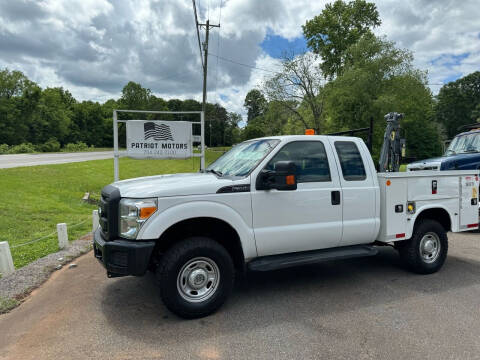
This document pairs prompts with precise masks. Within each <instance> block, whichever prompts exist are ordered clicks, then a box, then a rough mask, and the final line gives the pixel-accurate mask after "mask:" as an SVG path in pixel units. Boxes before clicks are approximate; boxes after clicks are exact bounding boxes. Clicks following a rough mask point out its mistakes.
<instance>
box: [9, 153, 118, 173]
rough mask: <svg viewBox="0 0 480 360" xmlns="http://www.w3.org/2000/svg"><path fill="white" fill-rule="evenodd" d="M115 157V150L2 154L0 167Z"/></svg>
mask: <svg viewBox="0 0 480 360" xmlns="http://www.w3.org/2000/svg"><path fill="white" fill-rule="evenodd" d="M101 159H113V151H91V152H76V153H43V154H13V155H0V169H6V168H13V167H20V166H35V165H48V164H65V163H72V162H80V161H89V160H101Z"/></svg>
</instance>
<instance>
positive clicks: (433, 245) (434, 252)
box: [420, 232, 442, 264]
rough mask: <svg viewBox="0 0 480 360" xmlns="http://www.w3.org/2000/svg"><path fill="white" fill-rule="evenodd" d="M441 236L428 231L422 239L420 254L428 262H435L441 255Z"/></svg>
mask: <svg viewBox="0 0 480 360" xmlns="http://www.w3.org/2000/svg"><path fill="white" fill-rule="evenodd" d="M441 246H442V245H441V243H440V238H439V237H438V235H437V234H435V233H433V232H429V233H426V234H425V235H423V237H422V240H420V256H421V257H422V260H423V261H424V262H426V263H427V264H430V263H433V262H435V260H437V259H438V256H439V255H440V249H441Z"/></svg>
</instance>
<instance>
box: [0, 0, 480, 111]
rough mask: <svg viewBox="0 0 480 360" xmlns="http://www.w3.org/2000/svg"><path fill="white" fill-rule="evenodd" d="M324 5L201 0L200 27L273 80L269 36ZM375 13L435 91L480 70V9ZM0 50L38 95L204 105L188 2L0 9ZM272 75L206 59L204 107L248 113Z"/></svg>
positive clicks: (444, 2) (437, 6) (287, 34)
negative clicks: (251, 96)
mask: <svg viewBox="0 0 480 360" xmlns="http://www.w3.org/2000/svg"><path fill="white" fill-rule="evenodd" d="M326 2H327V1H326V0H322V1H310V0H297V1H291V0H277V1H273V0H262V1H258V0H223V1H221V0H216V1H212V0H202V1H201V2H200V0H197V4H200V5H201V7H200V9H199V15H200V20H201V21H205V19H206V17H207V15H208V16H209V17H210V20H211V22H212V23H216V22H217V21H218V20H220V21H221V28H220V29H216V28H215V29H212V31H211V37H210V52H211V53H212V54H217V55H221V56H222V57H225V58H228V59H232V60H234V61H236V62H241V63H244V64H249V65H254V66H256V67H259V68H266V69H273V70H275V69H277V68H278V61H277V60H275V59H272V58H271V57H270V56H268V54H266V53H265V52H264V51H263V50H262V48H261V47H260V44H261V42H262V41H263V40H264V39H265V36H266V35H267V33H268V34H275V35H278V36H281V37H284V38H286V39H289V40H291V39H295V38H297V37H299V36H301V35H302V29H301V26H302V25H303V24H305V21H306V20H308V19H311V18H313V17H314V16H315V15H318V14H319V13H320V12H321V10H322V9H323V8H324V6H325V3H326ZM220 3H222V4H223V6H222V9H221V19H220V8H219V5H220ZM377 7H378V9H379V12H380V16H381V19H382V25H381V26H380V27H379V28H378V29H377V30H376V32H377V33H378V34H386V35H387V37H388V38H389V39H391V40H393V41H395V42H396V43H397V45H398V46H400V47H404V48H407V49H410V50H412V51H413V52H414V56H415V64H416V65H417V66H418V67H419V68H421V69H424V70H428V71H429V74H430V82H431V83H440V82H444V81H445V80H447V79H453V78H456V77H458V76H464V75H466V74H468V73H470V72H472V71H476V70H479V64H480V28H479V27H478V19H479V18H480V6H478V0H465V1H462V2H458V1H454V0H440V1H434V2H433V1H428V0H405V1H401V2H399V1H396V0H384V1H378V2H377ZM218 33H220V35H221V37H220V42H219V43H218ZM218 44H220V49H218V46H217V45H218ZM0 49H1V51H0V68H3V67H8V68H10V69H17V70H21V71H23V72H24V73H25V74H26V75H27V76H28V77H30V78H31V79H32V80H34V81H36V82H38V83H39V84H40V85H41V86H43V87H46V86H64V87H65V88H67V89H69V90H70V91H71V92H72V93H73V95H74V96H75V97H77V98H79V99H91V100H98V101H104V100H105V99H107V98H110V97H118V96H119V94H120V92H121V89H122V87H123V86H124V85H125V84H126V83H127V82H128V81H130V80H132V81H136V82H139V83H141V84H142V85H143V86H145V87H149V88H150V89H152V91H153V92H154V93H156V94H158V95H160V96H163V97H165V98H181V99H186V98H195V99H197V100H200V99H201V84H202V76H201V66H200V58H199V51H198V44H197V39H196V33H195V26H194V21H193V10H192V4H191V0H152V1H149V2H147V1H137V0H109V1H107V0H69V1H60V0H15V1H10V0H0ZM268 74H269V73H268V72H265V71H261V70H258V69H252V68H249V67H245V66H240V65H238V64H234V63H232V62H228V61H224V60H218V61H217V59H216V58H215V57H214V56H212V57H210V58H209V77H208V90H209V91H208V99H209V101H212V102H214V101H218V102H220V103H221V104H222V105H224V106H225V107H226V108H227V110H228V111H236V112H241V113H244V109H243V100H244V98H245V95H246V93H247V92H248V90H250V89H252V88H254V87H256V86H259V85H260V83H261V82H262V81H263V79H264V77H265V76H266V75H268ZM432 89H433V90H434V92H436V91H438V89H439V87H438V86H433V87H432ZM215 90H216V91H215ZM220 95H222V96H223V99H222V98H221V97H220Z"/></svg>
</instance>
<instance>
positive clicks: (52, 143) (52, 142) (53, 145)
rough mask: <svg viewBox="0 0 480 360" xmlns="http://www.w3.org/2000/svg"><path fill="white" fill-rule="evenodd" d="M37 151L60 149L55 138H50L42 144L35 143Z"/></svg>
mask: <svg viewBox="0 0 480 360" xmlns="http://www.w3.org/2000/svg"><path fill="white" fill-rule="evenodd" d="M37 149H38V151H43V152H56V151H60V143H59V142H58V141H57V139H55V138H50V139H48V141H47V142H46V143H44V144H40V145H37Z"/></svg>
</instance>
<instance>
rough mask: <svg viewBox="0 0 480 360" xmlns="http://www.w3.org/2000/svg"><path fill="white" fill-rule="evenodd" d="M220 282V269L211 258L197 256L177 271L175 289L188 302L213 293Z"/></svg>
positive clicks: (203, 299)
mask: <svg viewBox="0 0 480 360" xmlns="http://www.w3.org/2000/svg"><path fill="white" fill-rule="evenodd" d="M219 283H220V270H219V269H218V266H217V264H216V263H215V261H213V260H212V259H209V258H206V257H197V258H194V259H191V260H189V261H188V262H187V263H186V264H185V265H183V267H182V269H181V270H180V272H179V273H178V277H177V289H178V292H179V294H180V296H181V297H182V298H183V299H185V300H187V301H188V302H201V301H205V300H208V299H210V298H211V297H212V296H213V294H215V292H216V290H217V288H218V285H219Z"/></svg>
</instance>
